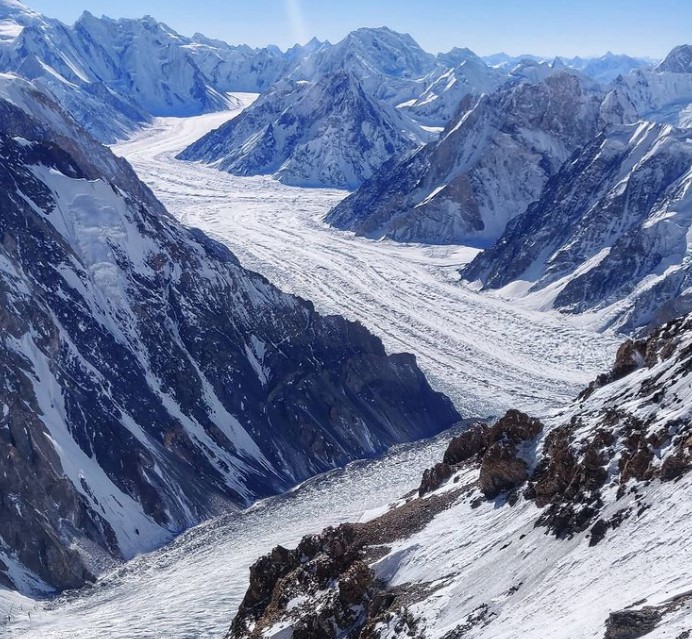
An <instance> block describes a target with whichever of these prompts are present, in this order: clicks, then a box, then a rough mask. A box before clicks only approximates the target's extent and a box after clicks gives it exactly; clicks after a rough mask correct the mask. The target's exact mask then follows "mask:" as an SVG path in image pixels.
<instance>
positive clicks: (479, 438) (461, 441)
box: [444, 424, 489, 466]
mask: <svg viewBox="0 0 692 639" xmlns="http://www.w3.org/2000/svg"><path fill="white" fill-rule="evenodd" d="M488 432H489V428H488V426H487V425H486V424H474V425H473V426H471V427H470V428H468V429H467V430H465V431H464V432H463V433H461V435H459V436H458V437H455V438H454V439H453V440H452V441H451V442H449V446H448V447H447V450H446V451H445V454H444V463H445V464H449V465H451V466H454V465H456V464H460V463H462V462H465V461H466V460H468V459H472V458H474V457H476V456H478V455H479V454H480V453H481V452H483V451H484V450H485V449H486V448H487V447H488V440H489V437H488Z"/></svg>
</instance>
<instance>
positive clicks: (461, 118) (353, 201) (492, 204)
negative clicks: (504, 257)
mask: <svg viewBox="0 0 692 639" xmlns="http://www.w3.org/2000/svg"><path fill="white" fill-rule="evenodd" d="M600 100H601V95H600V93H599V91H598V90H597V89H596V88H594V87H593V86H592V83H591V82H590V81H589V80H586V79H584V78H580V77H578V76H576V75H574V74H573V73H569V72H566V71H556V72H554V73H551V74H550V75H549V76H548V77H547V78H545V79H544V80H542V81H539V82H537V83H533V82H527V81H520V82H519V83H518V84H517V83H513V84H510V86H509V87H503V88H501V89H500V90H498V91H496V92H495V93H492V94H490V95H485V96H483V97H482V98H480V99H477V98H474V97H473V96H469V97H468V98H466V99H465V100H464V101H463V102H462V104H461V107H460V110H459V111H458V113H457V115H456V116H455V118H454V120H453V121H452V122H450V123H449V124H448V126H447V128H446V129H445V131H444V132H443V133H442V135H441V138H440V140H439V141H437V142H433V143H431V144H429V145H428V146H426V147H425V148H424V149H422V150H421V151H419V152H418V153H416V154H415V155H414V156H412V157H407V158H403V159H400V160H399V161H398V162H396V163H393V164H391V165H387V166H384V167H383V168H382V170H381V171H379V172H378V173H376V174H375V175H374V176H373V178H372V179H370V180H368V181H367V182H365V184H364V185H363V186H362V187H361V188H360V189H359V190H358V191H357V192H356V193H354V194H353V195H352V196H350V197H349V198H347V199H346V200H344V201H343V202H342V203H340V204H339V205H337V206H336V207H335V208H334V209H333V210H332V211H331V212H330V213H329V216H328V218H327V220H328V222H329V223H330V224H332V225H334V226H336V227H337V228H341V229H346V230H351V231H355V232H356V233H358V234H360V235H365V236H367V237H389V238H392V239H394V240H399V241H414V242H426V243H432V244H448V243H466V244H469V243H470V244H472V245H488V244H490V243H492V242H493V241H495V240H496V239H497V238H498V237H499V236H500V235H501V233H502V232H503V231H504V229H505V226H506V225H507V223H508V222H509V220H511V219H513V218H514V217H516V216H517V215H519V214H521V213H523V212H524V211H525V210H526V207H527V206H528V205H529V204H530V203H531V202H533V201H534V200H536V199H537V198H538V197H539V196H540V193H541V191H542V190H543V187H544V186H545V184H546V182H547V180H548V179H549V178H550V177H551V176H552V175H554V174H555V173H556V172H557V170H558V169H559V168H560V166H561V165H562V163H563V162H564V161H565V160H566V159H567V158H568V157H569V156H570V155H571V154H572V153H573V152H574V151H575V149H577V148H579V147H581V146H582V145H583V144H585V143H586V142H587V141H589V140H590V139H592V138H593V136H594V135H595V134H596V131H597V126H598V117H599V116H598V113H599V107H600Z"/></svg>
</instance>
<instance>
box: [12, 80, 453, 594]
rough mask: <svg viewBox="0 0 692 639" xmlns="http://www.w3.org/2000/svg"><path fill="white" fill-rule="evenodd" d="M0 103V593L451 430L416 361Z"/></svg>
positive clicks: (59, 116)
mask: <svg viewBox="0 0 692 639" xmlns="http://www.w3.org/2000/svg"><path fill="white" fill-rule="evenodd" d="M0 96H2V99H0V187H1V188H0V210H2V215H1V216H0V583H2V584H3V585H6V586H9V587H12V588H18V589H20V590H22V591H24V592H31V591H35V590H43V591H45V590H46V589H47V587H49V586H50V587H54V588H67V587H76V586H79V585H81V584H83V583H84V582H85V581H89V580H91V579H93V578H94V576H95V575H97V574H99V572H100V571H101V570H103V568H104V567H105V566H108V565H112V563H113V561H118V560H122V559H126V558H130V557H132V556H133V555H135V554H136V553H139V552H142V551H146V550H150V549H152V548H154V547H156V546H158V545H161V544H162V543H164V542H165V541H167V540H169V539H170V538H171V537H172V536H173V535H174V534H176V533H178V532H180V531H181V530H183V529H184V528H186V527H188V526H191V525H193V524H195V523H197V522H199V521H201V520H202V519H204V518H206V517H209V516H212V515H214V514H218V513H221V512H225V511H228V510H229V509H232V508H234V507H237V506H242V505H246V504H248V503H249V502H251V501H252V500H254V499H256V498H258V497H261V496H265V495H269V494H275V493H277V492H279V491H282V490H285V489H287V488H288V487H290V486H292V485H294V484H296V483H297V482H300V481H301V480H302V479H305V478H307V477H309V476H311V475H314V474H316V473H319V472H322V471H324V470H326V469H329V468H333V467H335V466H338V465H341V464H344V463H345V462H347V461H349V460H351V459H354V458H362V457H367V456H371V455H374V454H377V453H378V452H381V451H383V450H385V449H386V448H388V447H389V446H390V445H391V444H393V443H396V442H401V441H405V440H412V439H415V438H419V437H425V436H428V435H431V434H433V433H437V432H439V431H441V430H443V429H445V428H447V427H449V426H451V425H452V424H453V423H454V422H456V421H457V419H458V417H459V416H458V414H457V413H456V411H455V410H454V408H453V406H452V405H451V403H450V402H449V400H447V399H446V398H445V397H444V396H442V395H439V394H437V393H435V392H433V391H432V389H431V388H430V387H429V386H428V384H427V382H426V380H425V378H424V377H423V375H422V373H421V372H420V370H419V369H418V367H417V366H416V363H415V360H414V358H413V357H412V356H409V355H394V356H388V355H387V354H386V353H385V350H384V348H383V346H382V344H381V342H380V341H379V340H378V339H376V338H375V337H373V336H372V335H371V334H370V333H368V332H367V330H366V329H365V328H363V327H362V326H361V325H359V324H355V323H349V322H347V321H345V320H344V319H343V318H341V317H336V316H334V317H325V316H321V315H319V314H317V313H316V312H315V310H314V308H313V306H312V305H311V304H310V303H309V302H306V301H304V300H301V299H298V298H295V297H292V296H289V295H286V294H283V293H282V292H280V291H279V290H277V289H276V288H274V287H273V286H272V285H271V284H270V283H269V282H267V281H266V280H265V279H263V278H261V277H260V276H257V275H255V274H252V273H249V272H247V271H246V270H244V269H243V268H242V267H241V266H240V265H239V263H238V262H237V260H236V259H235V257H234V256H233V255H232V254H231V253H230V252H229V251H228V250H227V249H226V248H225V247H223V246H222V245H220V244H218V243H216V242H214V241H212V240H210V239H209V238H207V237H206V236H205V235H203V234H202V233H201V232H199V231H196V230H188V229H185V228H183V227H181V226H180V225H178V224H177V223H176V222H175V221H174V220H173V219H172V218H171V217H170V216H169V215H168V214H167V213H166V211H165V210H164V208H163V207H162V205H161V204H160V203H159V202H158V201H157V200H156V199H155V198H154V196H153V194H152V193H151V192H150V191H149V189H147V187H146V186H144V185H143V184H142V183H141V182H140V181H139V179H138V178H137V176H136V175H135V173H134V172H133V170H132V169H131V168H130V166H129V165H128V164H127V162H125V161H124V160H122V159H119V158H116V157H115V156H114V155H113V154H112V153H111V152H110V151H109V150H108V149H106V148H105V147H103V146H101V145H100V144H98V143H97V142H96V141H95V140H94V139H93V138H92V137H91V136H90V135H89V134H87V133H86V132H84V131H83V130H82V129H80V128H79V127H78V126H77V125H76V124H75V122H74V121H73V120H72V119H70V118H69V117H68V116H66V115H65V114H64V113H63V112H62V111H61V110H60V109H59V108H58V107H57V106H56V105H55V103H54V102H52V100H51V99H50V98H49V97H48V96H46V95H45V94H43V93H41V92H40V91H37V90H35V89H34V88H33V87H32V86H31V85H29V84H27V83H26V82H24V81H22V80H19V79H17V78H10V77H4V78H2V82H1V83H0Z"/></svg>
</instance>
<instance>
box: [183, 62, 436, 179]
mask: <svg viewBox="0 0 692 639" xmlns="http://www.w3.org/2000/svg"><path fill="white" fill-rule="evenodd" d="M422 135H423V132H422V131H420V129H418V128H417V127H416V126H415V125H414V124H413V123H411V122H410V121H409V120H407V119H406V118H405V117H403V116H402V115H401V114H400V112H399V111H397V110H396V109H394V108H393V107H390V106H389V105H387V104H385V103H382V102H379V101H377V100H376V99H374V98H373V97H372V95H370V94H369V93H368V92H367V91H366V90H365V89H364V87H363V85H362V83H361V82H360V81H359V80H358V79H357V78H356V77H355V76H354V75H353V74H352V73H351V72H348V71H343V70H342V71H338V72H335V73H330V74H328V75H325V76H322V77H321V78H320V79H319V80H318V81H316V82H314V83H312V82H307V81H298V82H296V81H293V80H286V81H283V82H280V83H278V84H277V85H276V86H275V87H274V88H273V89H272V90H271V91H270V92H269V93H267V94H266V95H264V96H261V97H260V99H259V100H258V101H257V102H256V103H255V104H254V105H253V106H251V107H250V108H248V109H247V110H245V111H244V112H243V113H241V114H240V115H239V116H237V117H236V118H234V119H233V120H231V121H230V122H228V123H227V124H225V125H223V126H221V127H220V128H219V129H217V130H215V131H212V132H211V133H209V134H207V135H206V136H204V137H203V138H202V139H201V140H199V141H197V142H196V143H194V144H193V145H192V146H190V147H188V148H187V149H186V150H185V151H183V153H181V154H180V156H179V157H180V158H181V159H184V160H201V161H203V162H206V163H209V164H213V165H214V166H216V167H218V168H219V169H222V170H224V171H228V172H230V173H233V174H235V175H274V176H275V177H276V178H277V179H279V180H280V181H281V182H284V183H286V184H291V185H296V186H330V187H337V188H346V189H353V188H356V187H357V186H358V185H359V184H361V183H362V182H363V180H365V179H367V178H369V177H370V176H371V175H372V174H373V173H374V171H376V170H377V169H378V168H379V167H380V166H381V165H382V164H383V163H384V162H385V161H387V160H388V159H389V158H391V157H392V156H394V155H397V154H407V153H408V152H410V151H413V150H415V149H417V148H419V147H420V145H421V144H422Z"/></svg>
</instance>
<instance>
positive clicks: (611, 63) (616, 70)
mask: <svg viewBox="0 0 692 639" xmlns="http://www.w3.org/2000/svg"><path fill="white" fill-rule="evenodd" d="M560 60H561V61H562V62H563V63H564V64H565V65H566V66H567V67H569V68H570V69H576V70H577V71H580V72H581V73H583V74H584V75H586V76H588V77H590V78H591V79H593V80H596V82H600V83H601V84H603V85H607V84H610V83H611V82H613V81H614V80H616V79H617V78H618V77H619V76H621V75H628V74H629V73H631V72H632V71H636V70H637V69H645V68H648V67H650V66H651V61H650V60H647V59H644V58H633V57H631V56H628V55H624V54H615V53H612V52H610V51H608V53H606V54H605V55H603V56H600V57H598V58H581V57H576V58H560Z"/></svg>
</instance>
